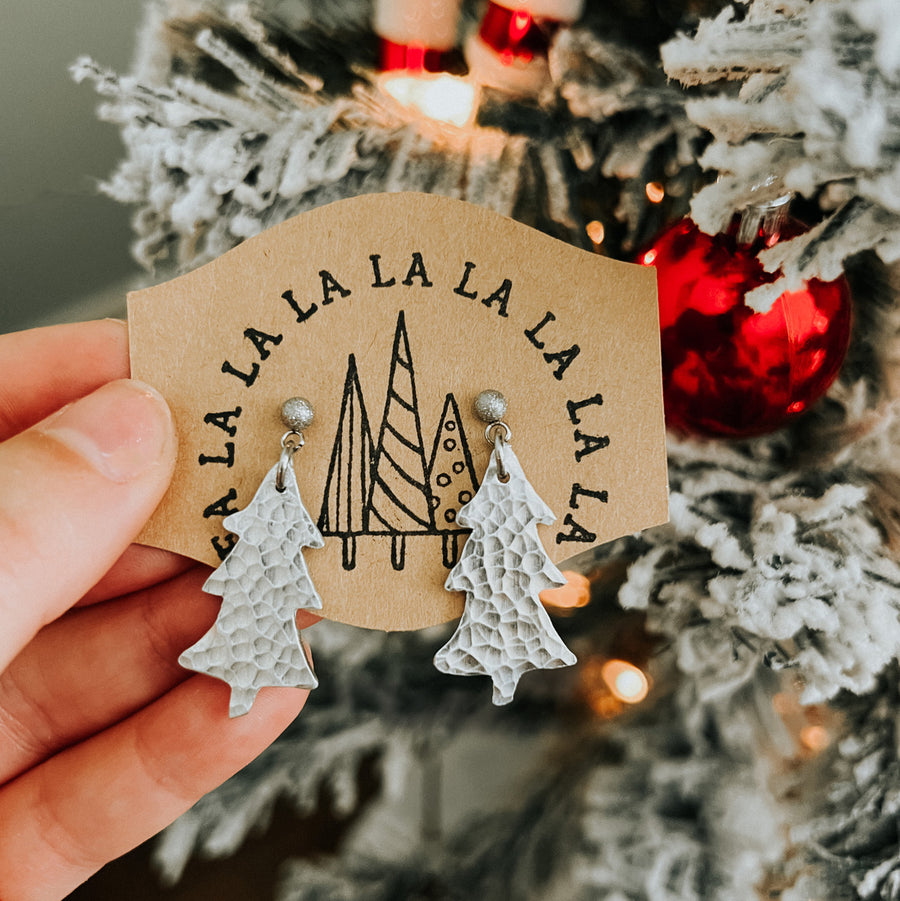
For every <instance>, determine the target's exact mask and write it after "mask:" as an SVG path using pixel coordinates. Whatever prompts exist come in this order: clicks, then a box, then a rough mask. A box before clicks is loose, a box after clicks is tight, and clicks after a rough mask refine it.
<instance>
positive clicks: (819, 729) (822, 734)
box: [800, 726, 831, 754]
mask: <svg viewBox="0 0 900 901" xmlns="http://www.w3.org/2000/svg"><path fill="white" fill-rule="evenodd" d="M800 742H801V744H802V745H803V747H804V748H807V749H808V750H810V751H812V752H813V753H814V754H817V753H818V752H819V751H824V750H825V748H827V747H828V746H829V745H830V744H831V736H830V735H829V734H828V730H827V729H826V728H825V727H824V726H804V727H803V728H802V729H801V730H800Z"/></svg>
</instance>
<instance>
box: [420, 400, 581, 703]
mask: <svg viewBox="0 0 900 901" xmlns="http://www.w3.org/2000/svg"><path fill="white" fill-rule="evenodd" d="M506 406H507V404H506V398H505V397H504V396H503V395H502V394H501V393H500V392H499V391H482V392H481V394H479V395H478V397H477V398H476V400H475V412H476V414H477V415H478V417H479V418H480V419H481V420H482V421H484V422H486V423H487V424H488V425H487V428H486V429H485V432H484V436H485V438H486V439H487V441H488V443H489V444H490V445H491V446H492V447H493V449H494V450H493V453H492V454H491V460H490V463H489V464H488V468H487V472H486V473H485V475H484V479H483V480H482V483H481V487H480V488H479V489H478V491H477V492H476V494H475V496H474V497H473V498H472V500H471V501H469V503H468V504H466V505H465V506H464V507H462V508H461V509H460V511H459V513H458V514H457V522H459V523H460V525H462V526H464V527H466V528H469V529H471V530H472V534H471V535H470V536H469V537H468V538H467V539H466V543H465V545H464V546H463V549H462V554H461V556H460V559H459V562H458V563H457V564H456V566H454V567H453V569H452V570H451V571H450V574H449V575H448V577H447V581H446V583H445V584H444V587H445V588H446V589H447V590H448V591H464V592H465V593H466V606H465V609H464V610H463V615H462V619H461V620H460V622H459V625H458V626H457V628H456V631H455V632H454V633H453V636H452V637H451V638H450V640H449V641H448V642H447V644H445V645H444V646H443V647H442V648H441V649H440V650H439V651H438V652H437V654H435V655H434V665H435V666H436V667H437V668H438V669H439V670H441V671H442V672H445V673H450V674H451V675H456V676H474V675H484V676H490V677H491V681H492V682H493V684H494V696H493V701H494V703H495V704H497V705H500V704H508V703H509V702H510V701H512V699H513V694H514V692H515V690H516V685H517V684H518V682H519V679H520V678H521V677H522V675H523V674H524V673H527V672H528V671H529V670H533V669H556V668H557V667H560V666H571V665H572V664H573V663H575V655H574V654H573V653H572V652H571V651H570V650H569V649H568V648H567V647H566V646H565V644H563V641H562V639H561V638H560V637H559V635H557V633H556V630H555V629H554V628H553V624H552V623H551V622H550V617H549V616H548V615H547V611H546V610H545V609H544V607H543V606H542V604H541V602H540V600H539V598H538V595H539V594H540V592H541V591H543V590H545V589H547V588H555V587H557V586H559V585H564V584H565V582H566V580H565V578H564V577H563V575H562V573H561V572H560V571H559V570H558V569H557V568H556V566H554V564H553V563H552V562H551V561H550V558H549V557H548V556H547V552H546V551H545V550H544V548H543V545H542V544H541V541H540V538H539V537H538V533H537V526H538V523H543V524H545V525H549V524H550V523H552V522H554V521H555V519H556V517H555V516H554V515H553V513H552V512H551V511H550V509H549V508H548V507H547V505H546V504H545V503H544V502H543V501H542V500H541V499H540V498H539V497H538V495H537V493H536V492H535V490H534V489H533V488H532V487H531V485H530V484H529V482H528V479H527V478H526V477H525V474H524V473H523V472H522V467H521V465H520V464H519V461H518V459H516V455H515V454H514V453H513V451H512V448H511V447H510V446H509V441H510V438H511V437H512V434H511V432H510V428H509V426H508V425H507V424H506V423H505V422H503V417H504V416H505V415H506Z"/></svg>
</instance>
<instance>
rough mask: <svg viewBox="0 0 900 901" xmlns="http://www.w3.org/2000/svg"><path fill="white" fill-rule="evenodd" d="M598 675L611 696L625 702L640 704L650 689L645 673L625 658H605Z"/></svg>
mask: <svg viewBox="0 0 900 901" xmlns="http://www.w3.org/2000/svg"><path fill="white" fill-rule="evenodd" d="M600 675H601V677H602V678H603V681H604V682H605V683H606V685H607V687H608V688H609V690H610V691H611V692H612V694H613V697H615V698H616V699H617V700H619V701H622V702H623V703H625V704H640V702H641V701H643V700H644V698H646V697H647V694H648V693H649V691H650V680H649V679H648V678H647V674H646V673H645V672H644V671H643V670H642V669H640V668H639V667H636V666H635V665H634V664H633V663H628V661H627V660H607V661H606V663H604V664H603V668H602V669H601V670H600Z"/></svg>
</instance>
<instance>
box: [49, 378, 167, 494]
mask: <svg viewBox="0 0 900 901" xmlns="http://www.w3.org/2000/svg"><path fill="white" fill-rule="evenodd" d="M36 428H37V431H39V432H40V433H42V434H44V435H46V436H48V437H51V438H53V439H54V440H56V441H59V442H60V443H62V444H64V445H66V447H68V448H69V449H70V450H72V451H74V452H75V453H76V454H78V455H79V456H81V457H82V458H84V459H85V460H86V461H87V462H88V463H89V464H90V465H91V466H92V467H93V468H94V469H96V470H97V472H99V473H100V474H101V475H103V476H105V477H106V478H107V479H110V480H111V481H113V482H130V481H131V480H132V479H135V478H137V477H138V476H140V475H142V474H143V473H145V472H146V471H147V470H148V469H150V468H151V467H153V466H156V465H158V464H159V463H161V462H163V460H166V459H167V458H168V457H169V456H170V454H171V453H172V447H173V437H172V417H171V414H170V413H169V408H168V407H167V406H166V402H165V401H164V400H163V399H162V397H160V395H159V394H157V392H156V391H154V390H153V389H152V388H150V387H149V386H148V385H144V384H143V383H141V382H135V381H121V382H110V383H109V384H108V385H104V386H103V387H102V388H99V389H97V390H96V391H95V392H94V393H93V394H89V395H88V396H87V397H85V398H82V399H81V400H78V401H76V402H75V403H73V404H70V405H69V406H68V407H64V408H63V409H62V410H60V411H59V412H58V413H56V414H54V415H53V416H51V417H49V418H48V419H45V420H44V421H43V422H42V423H40V424H39V425H38V426H37V427H36Z"/></svg>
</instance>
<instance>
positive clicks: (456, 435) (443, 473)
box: [428, 394, 478, 569]
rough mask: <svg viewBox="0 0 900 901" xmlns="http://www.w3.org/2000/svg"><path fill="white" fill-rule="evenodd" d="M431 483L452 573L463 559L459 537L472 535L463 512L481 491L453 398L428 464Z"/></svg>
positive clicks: (448, 402) (446, 402) (445, 556)
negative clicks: (461, 520) (463, 522)
mask: <svg viewBox="0 0 900 901" xmlns="http://www.w3.org/2000/svg"><path fill="white" fill-rule="evenodd" d="M428 480H429V482H430V484H431V491H432V495H431V505H432V507H433V508H434V520H435V527H436V528H437V530H438V532H440V533H441V536H442V538H443V559H444V566H446V567H447V569H449V568H450V567H451V566H453V565H454V564H455V563H456V561H457V560H458V559H459V536H460V535H464V534H465V533H466V532H467V531H468V530H467V529H466V528H465V527H463V526H462V525H460V523H459V522H458V520H457V516H458V514H459V510H460V508H461V507H463V506H464V505H465V504H467V503H469V501H470V500H472V498H473V497H474V495H475V492H476V491H477V490H478V480H477V479H476V477H475V467H474V466H473V464H472V455H471V453H470V452H469V445H468V442H467V441H466V433H465V430H464V429H463V424H462V419H461V418H460V415H459V406H458V404H457V403H456V398H455V397H454V396H453V394H448V395H447V397H446V399H445V400H444V409H443V412H442V413H441V419H440V422H439V424H438V427H437V432H436V433H435V436H434V446H433V448H432V451H431V461H430V462H429V464H428Z"/></svg>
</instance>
